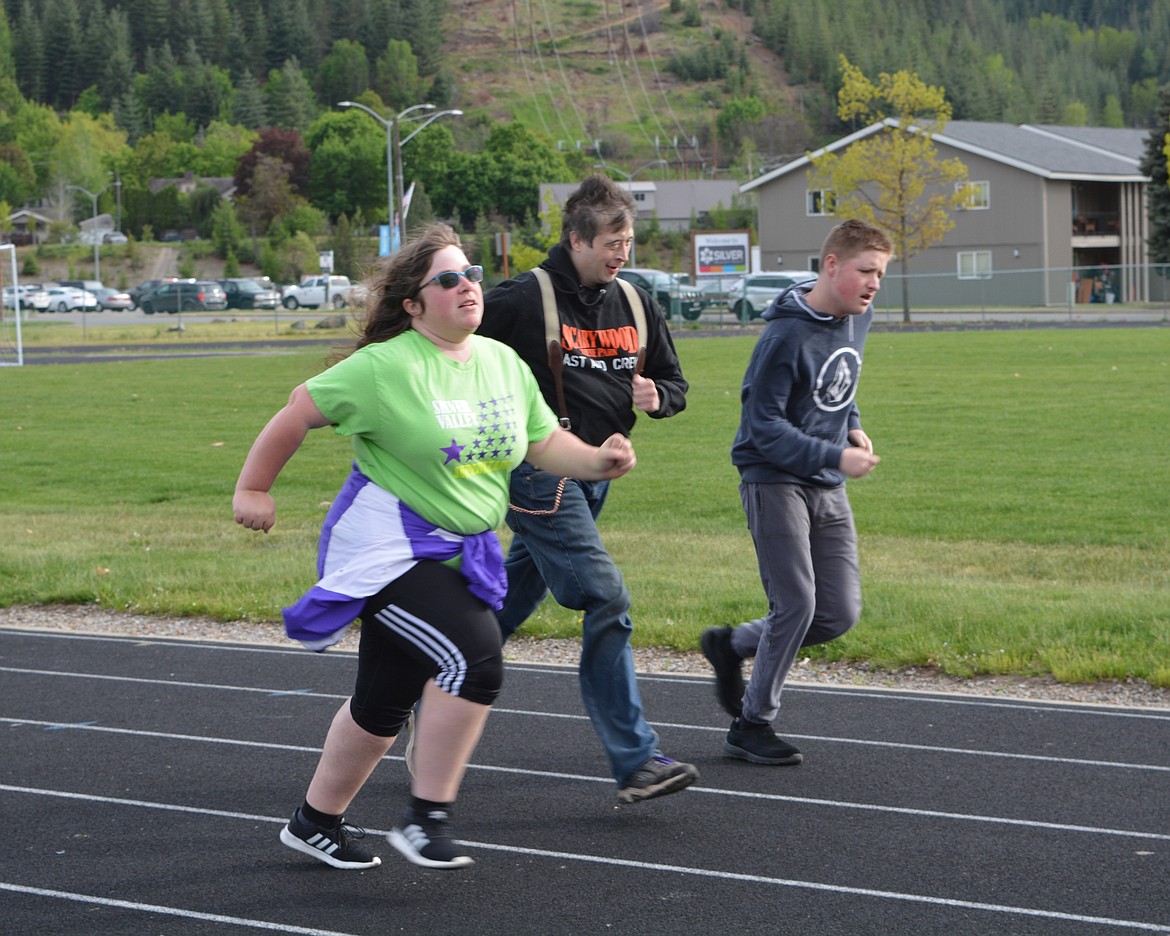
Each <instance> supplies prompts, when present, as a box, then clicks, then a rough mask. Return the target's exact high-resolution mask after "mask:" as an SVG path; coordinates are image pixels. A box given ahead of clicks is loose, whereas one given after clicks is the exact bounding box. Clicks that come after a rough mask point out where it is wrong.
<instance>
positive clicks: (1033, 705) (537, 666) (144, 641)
mask: <svg viewBox="0 0 1170 936" xmlns="http://www.w3.org/2000/svg"><path fill="white" fill-rule="evenodd" d="M6 633H11V634H17V635H19V636H24V637H42V638H51V639H57V640H89V641H98V642H105V643H124V644H132V645H134V646H141V647H150V646H169V647H183V648H186V649H192V650H210V651H218V652H221V653H264V654H278V655H287V656H302V657H303V656H304V655H305V653H306V652H307V651H306V650H305V649H304V648H302V647H273V646H270V645H267V644H231V643H227V642H217V641H192V640H189V639H186V638H182V637H131V636H121V635H102V634H74V633H61V632H57V631H35V630H33V631H29V630H20V629H19V628H11V627H0V635H4V634H6ZM319 656H320V657H322V658H323V659H327V660H332V661H336V662H351V661H352V660H354V659H356V658H357V653H356V652H355V651H352V650H341V649H338V648H332V649H331V650H330V652H329V653H328V654H319ZM505 666H507V667H510V668H515V669H519V670H523V671H525V672H528V673H536V674H547V675H556V676H571V677H573V678H574V679H575V678H576V675H577V667H575V666H572V665H570V664H557V663H525V662H521V661H514V660H505ZM2 671H3V670H0V672H2ZM77 675H80V674H77ZM638 680H639V681H640V682H665V683H684V684H686V683H698V684H709V683H710V682H712V677H710V676H700V675H694V674H688V673H639V674H638ZM785 689H786V691H788V692H791V693H810V694H814V695H816V694H821V695H837V696H842V695H843V696H848V697H849V698H851V699H878V700H881V701H887V702H888V701H904V702H914V703H917V704H920V705H957V706H963V707H971V708H998V709H1017V710H1025V711H1029V712H1054V713H1059V714H1064V715H1068V714H1070V713H1071V714H1077V715H1095V716H1100V717H1103V718H1137V719H1145V720H1149V721H1170V712H1167V711H1165V710H1162V709H1155V710H1153V711H1143V710H1140V709H1126V708H1121V709H1120V710H1116V709H1113V708H1111V707H1109V706H1108V705H1106V704H1104V703H1097V702H1064V701H1057V702H1052V701H1049V702H1043V703H1042V702H1030V701H1026V700H1025V701H1007V700H1002V699H994V698H987V697H983V696H975V695H964V694H955V695H947V693H945V692H942V691H935V690H929V689H922V690H917V689H916V690H909V691H907V690H906V689H888V688H884V687H881V686H867V687H865V688H860V687H854V686H823V685H819V684H815V683H802V682H801V681H800V679H799V677H794V678H792V679H790V680H789V682H788V684H787V685H786V686H785Z"/></svg>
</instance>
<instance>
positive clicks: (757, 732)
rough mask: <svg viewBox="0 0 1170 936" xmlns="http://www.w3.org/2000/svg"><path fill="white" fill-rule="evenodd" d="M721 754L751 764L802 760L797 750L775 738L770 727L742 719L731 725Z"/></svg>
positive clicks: (774, 733)
mask: <svg viewBox="0 0 1170 936" xmlns="http://www.w3.org/2000/svg"><path fill="white" fill-rule="evenodd" d="M723 753H724V754H726V755H727V756H728V757H738V758H739V759H740V760H745V761H751V762H752V763H753V764H780V765H783V764H799V763H800V762H801V761H802V760H804V755H803V754H801V753H800V751H799V750H797V749H796V748H794V747H793V746H792V745H791V744H789V743H788V742H787V741H781V740H780V739H779V738H778V737H776V732H775V731H773V730H772V726H771V725H768V724H759V723H758V722H749V721H744V720H743V719H742V718H737V719H736V720H735V721H733V722H732V723H731V728H730V730H729V731H728V732H727V740H726V741H724V742H723Z"/></svg>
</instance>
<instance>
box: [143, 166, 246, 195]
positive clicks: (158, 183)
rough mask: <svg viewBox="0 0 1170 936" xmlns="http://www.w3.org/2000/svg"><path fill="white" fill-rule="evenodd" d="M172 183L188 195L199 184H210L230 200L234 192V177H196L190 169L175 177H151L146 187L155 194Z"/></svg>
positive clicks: (181, 192)
mask: <svg viewBox="0 0 1170 936" xmlns="http://www.w3.org/2000/svg"><path fill="white" fill-rule="evenodd" d="M172 185H173V186H174V187H175V188H177V189H178V190H179V192H180V194H182V195H190V194H191V193H192V192H194V191H195V189H196V188H197V187H199V186H200V185H207V186H211V188H213V189H215V190H216V191H217V192H219V194H220V197H221V198H227V199H229V200H230V199H231V198H232V197H233V196H234V195H235V194H236V182H235V179H232V178H230V177H228V178H224V177H219V176H201V177H199V178H196V177H195V173H193V172H190V171H188V172H186V173H184V174H183V175H182V176H181V177H179V178H177V179H151V180H150V181H149V182H148V183H147V187H148V188H149V189H150V191H151V192H152V193H154V194H155V195H157V194H158V193H159V192H161V191H162V190H163V189H165V188H168V187H170V186H172Z"/></svg>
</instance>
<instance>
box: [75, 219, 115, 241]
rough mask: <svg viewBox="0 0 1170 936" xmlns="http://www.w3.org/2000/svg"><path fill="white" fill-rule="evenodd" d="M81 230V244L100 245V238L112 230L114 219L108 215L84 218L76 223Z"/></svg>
mask: <svg viewBox="0 0 1170 936" xmlns="http://www.w3.org/2000/svg"><path fill="white" fill-rule="evenodd" d="M77 227H78V228H79V229H80V230H81V242H82V243H83V244H92V243H94V242H95V241H97V242H98V243H101V240H102V238H103V237H104V236H105V235H106V234H109V233H110V232H111V231H113V230H114V218H113V216H112V215H110V214H100V215H98V216H97V217H96V218H84V219H83V220H81V221H78V222H77Z"/></svg>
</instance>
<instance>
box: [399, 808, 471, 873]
mask: <svg viewBox="0 0 1170 936" xmlns="http://www.w3.org/2000/svg"><path fill="white" fill-rule="evenodd" d="M386 838H387V840H388V841H389V842H390V844H391V845H393V846H394V847H395V848H397V849H398V851H399V852H401V854H402V856H403V857H404V858H406V860H407V861H412V862H414V863H415V864H416V865H419V866H420V867H423V868H439V869H442V870H453V869H455V868H466V867H467V866H468V865H471V864H475V860H474V859H472V858H471V857H470V856H468V855H464V854H463V853H462V852H461V850H460V849H459V847H458V846H457V845H456V844H455V842H454V841H453V840H452V838H451V827H450V821H449V819H448V817H447V813H446V812H444V811H443V810H441V809H432V810H429V811H428V812H427V813H426V814H425V815H419V814H418V813H417V812H415V811H414V810H413V809H407V810H406V812H405V813H404V814H403V816H402V819H401V820H400V821H399V822H398V824H397V825H396V826H394V828H393V829H391V830H390V832H389V833H388V834H387V836H386Z"/></svg>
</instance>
